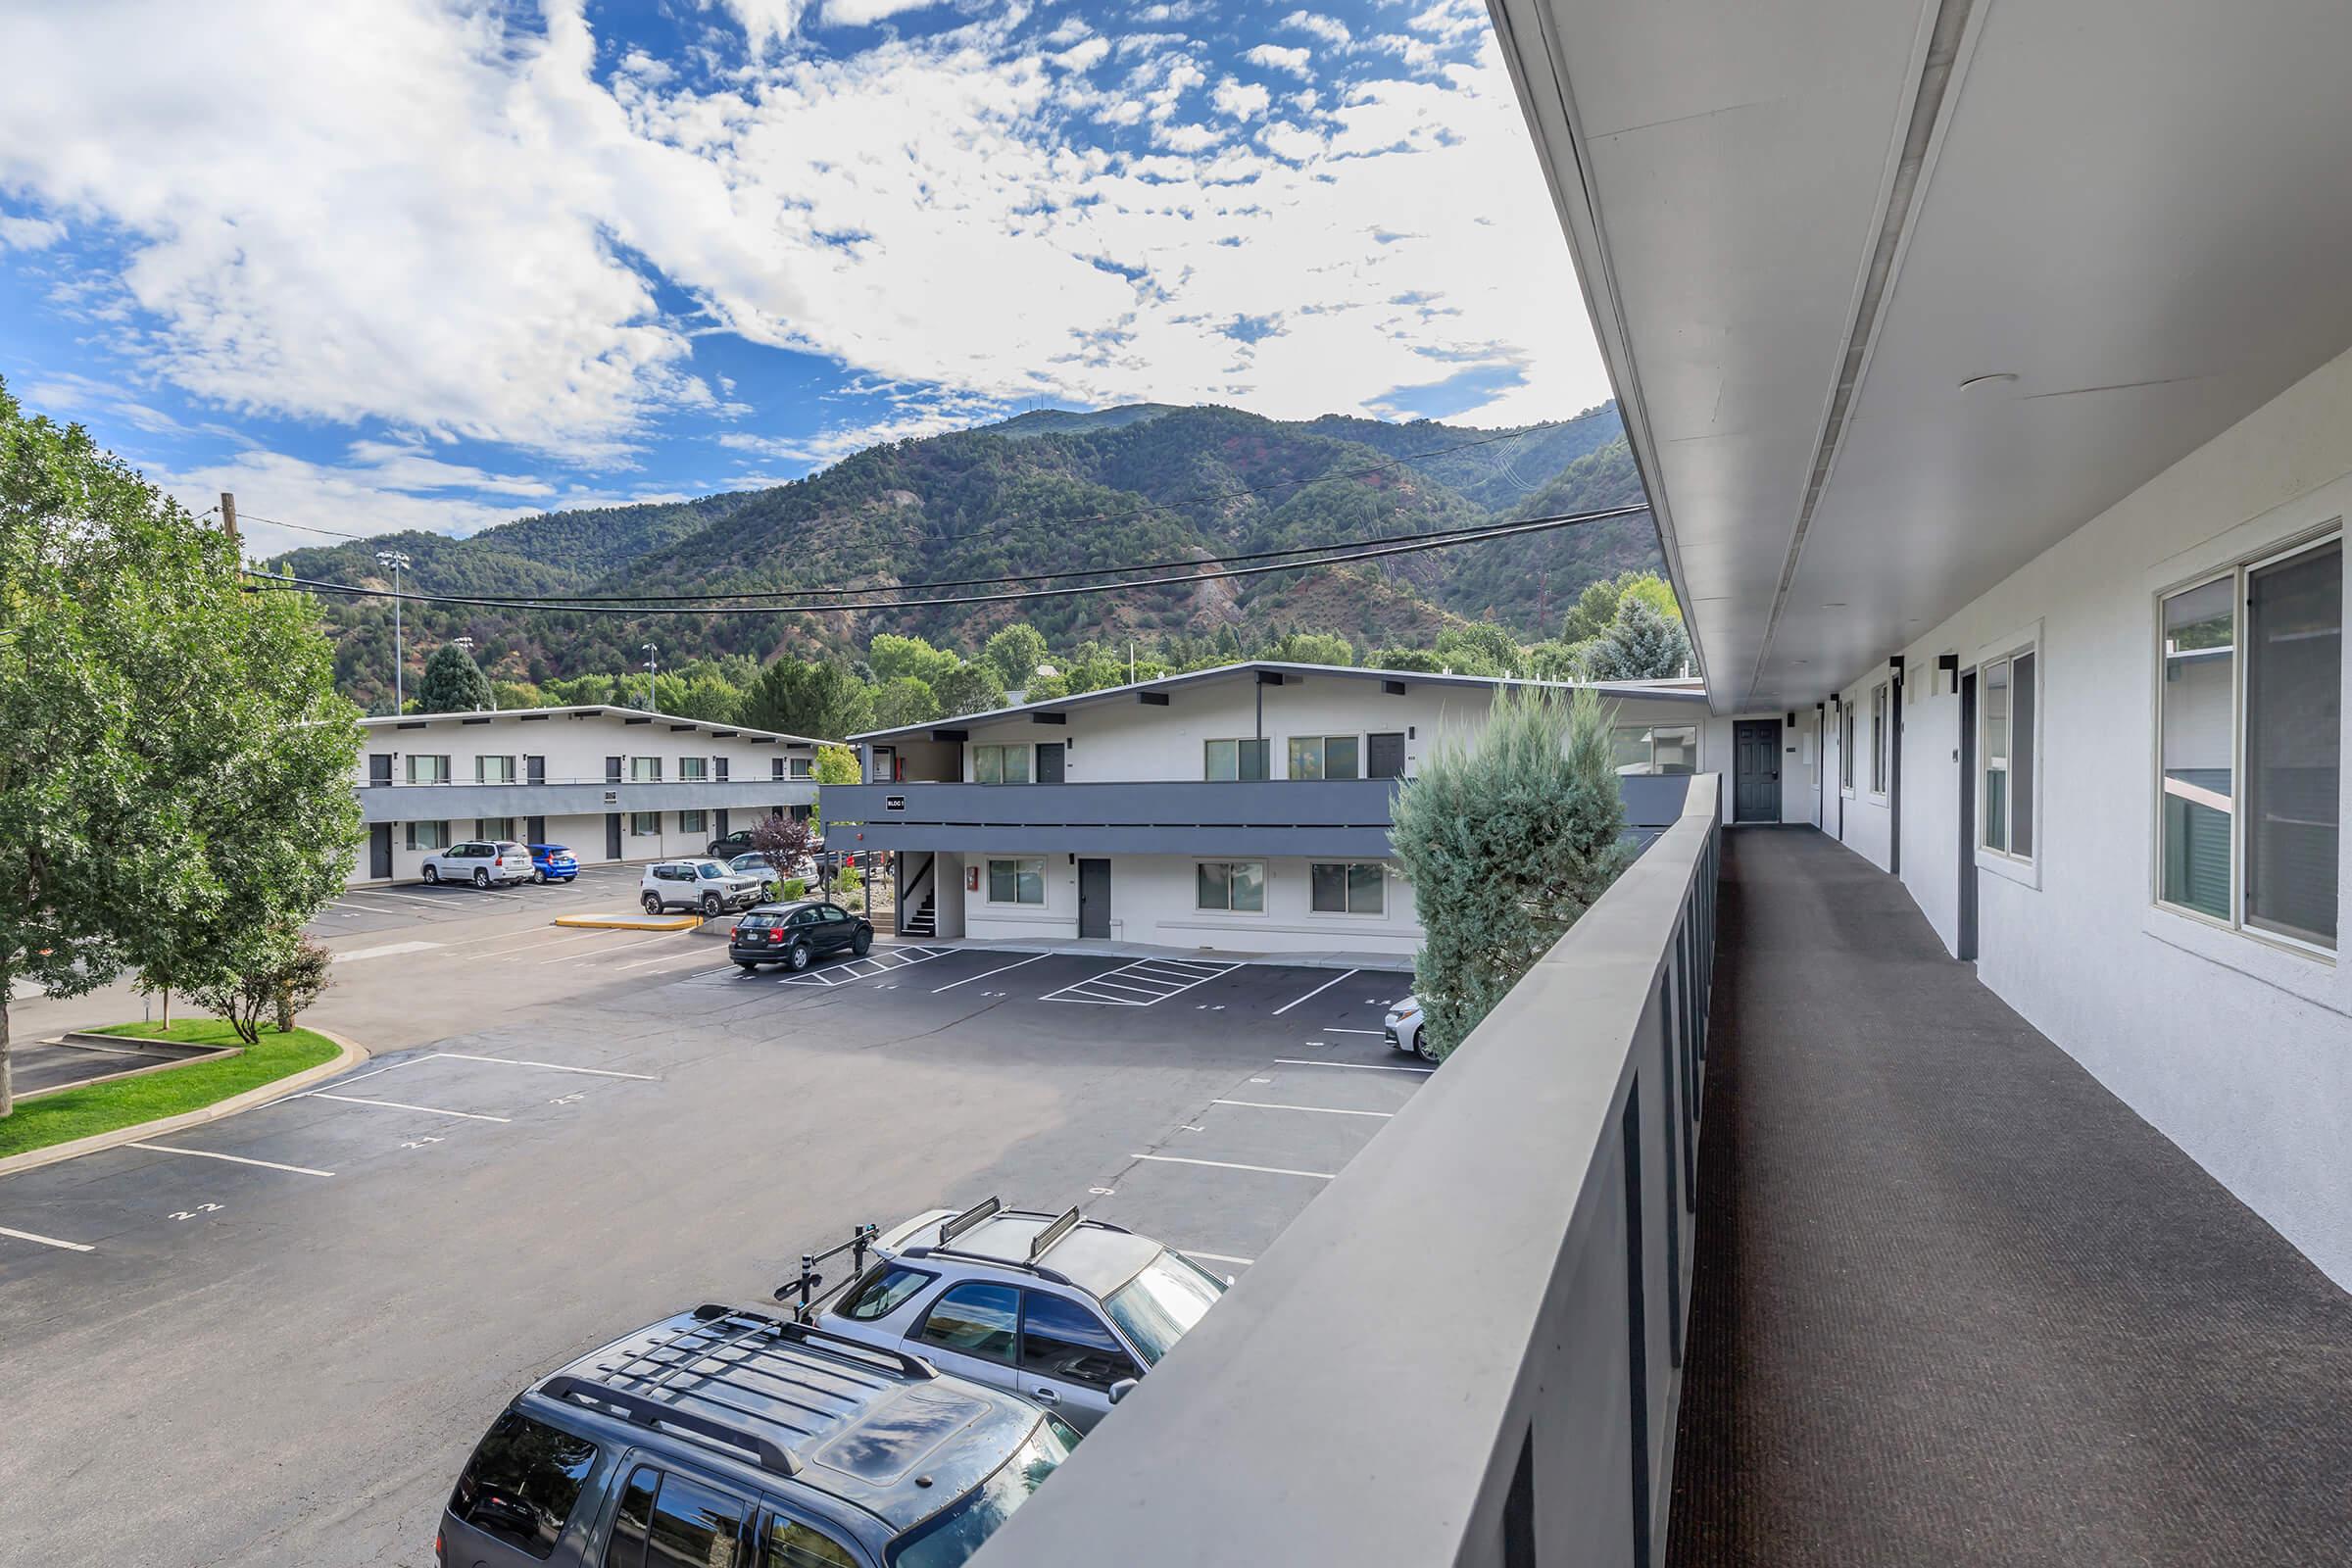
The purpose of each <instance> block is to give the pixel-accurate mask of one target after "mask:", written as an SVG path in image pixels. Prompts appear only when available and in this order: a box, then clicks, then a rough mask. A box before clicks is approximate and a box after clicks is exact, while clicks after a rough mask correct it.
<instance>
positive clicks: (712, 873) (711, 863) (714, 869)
mask: <svg viewBox="0 0 2352 1568" xmlns="http://www.w3.org/2000/svg"><path fill="white" fill-rule="evenodd" d="M694 874H695V875H697V876H699V877H702V878H704V879H705V880H710V879H711V878H714V877H722V876H725V875H726V874H727V868H726V867H725V866H723V865H721V864H719V863H718V862H717V861H716V860H705V861H704V862H703V863H702V864H700V865H698V866H696V867H695V868H694Z"/></svg>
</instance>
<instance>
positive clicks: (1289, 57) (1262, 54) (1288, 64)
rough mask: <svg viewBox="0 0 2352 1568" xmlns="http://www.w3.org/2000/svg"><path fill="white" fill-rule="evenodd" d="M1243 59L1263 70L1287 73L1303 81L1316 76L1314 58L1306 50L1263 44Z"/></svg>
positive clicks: (1275, 44) (1276, 44)
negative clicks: (1313, 75) (1314, 74)
mask: <svg viewBox="0 0 2352 1568" xmlns="http://www.w3.org/2000/svg"><path fill="white" fill-rule="evenodd" d="M1242 58H1243V59H1244V60H1247V61H1249V62H1250V64H1251V65H1253V66H1257V67H1260V68H1262V69H1263V70H1266V71H1287V72H1289V73H1291V74H1293V75H1295V76H1298V77H1300V78H1302V79H1303V78H1305V77H1307V76H1310V75H1312V74H1313V73H1314V66H1313V64H1312V62H1313V60H1314V56H1312V55H1310V54H1308V53H1307V52H1306V51H1305V50H1304V49H1293V48H1290V47H1288V46H1286V45H1283V44H1278V43H1261V44H1259V45H1257V46H1256V47H1255V48H1253V49H1251V50H1250V51H1249V52H1248V53H1246V54H1244V55H1243V56H1242Z"/></svg>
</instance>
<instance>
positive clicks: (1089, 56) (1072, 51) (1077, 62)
mask: <svg viewBox="0 0 2352 1568" xmlns="http://www.w3.org/2000/svg"><path fill="white" fill-rule="evenodd" d="M1109 56H1110V40H1109V39H1107V38H1089V39H1087V40H1086V41H1085V42H1084V43H1080V44H1074V45H1072V46H1071V47H1070V48H1067V49H1064V50H1063V51H1062V52H1061V53H1059V54H1057V55H1054V56H1053V57H1052V58H1053V61H1054V64H1055V65H1057V66H1059V67H1060V68H1061V69H1062V70H1064V71H1081V72H1083V71H1092V70H1094V69H1095V68H1096V67H1097V66H1099V65H1101V64H1102V63H1103V61H1104V60H1106V59H1108V58H1109Z"/></svg>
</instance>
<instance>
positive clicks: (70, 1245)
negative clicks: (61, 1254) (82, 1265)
mask: <svg viewBox="0 0 2352 1568" xmlns="http://www.w3.org/2000/svg"><path fill="white" fill-rule="evenodd" d="M0 1236H14V1237H15V1238H16V1239H17V1240H18V1241H20V1242H38V1243H40V1244H41V1245H42V1246H43V1247H62V1248H64V1249H65V1250H67V1251H69V1252H95V1251H96V1250H98V1249H96V1248H95V1247H85V1246H83V1245H82V1244H81V1243H79V1242H61V1241H59V1240H58V1239H57V1238H56V1237H54V1236H43V1235H40V1234H39V1233H38V1232H35V1231H12V1230H10V1229H9V1228H8V1227H7V1226H5V1225H0Z"/></svg>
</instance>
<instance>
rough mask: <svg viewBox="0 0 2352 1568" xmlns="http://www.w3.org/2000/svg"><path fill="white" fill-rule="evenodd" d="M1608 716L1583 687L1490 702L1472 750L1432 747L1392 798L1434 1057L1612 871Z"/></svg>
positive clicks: (1588, 903)
mask: <svg viewBox="0 0 2352 1568" xmlns="http://www.w3.org/2000/svg"><path fill="white" fill-rule="evenodd" d="M1611 711H1612V710H1611V709H1610V708H1609V707H1607V706H1604V705H1603V704H1602V703H1601V701H1600V700H1599V698H1598V697H1597V696H1595V695H1594V694H1593V692H1591V691H1589V690H1586V691H1579V692H1577V693H1576V694H1575V695H1574V697H1573V698H1569V699H1563V698H1562V697H1561V696H1560V694H1559V693H1557V692H1556V691H1551V690H1544V689H1536V690H1517V691H1504V692H1501V693H1499V694H1497V695H1496V697H1495V712H1494V717H1493V718H1492V719H1490V720H1489V721H1488V723H1487V726H1486V728H1485V729H1484V730H1482V731H1481V732H1480V733H1479V735H1478V737H1477V739H1476V741H1475V742H1474V743H1472V744H1470V745H1467V746H1465V745H1462V744H1460V743H1457V742H1451V741H1448V742H1444V743H1441V744H1440V745H1439V747H1438V748H1437V751H1436V753H1435V755H1433V756H1432V757H1431V758H1430V759H1429V760H1428V762H1427V763H1426V764H1425V765H1424V766H1423V767H1422V769H1421V772H1420V775H1419V776H1418V777H1416V778H1414V779H1412V780H1411V781H1410V782H1408V783H1407V784H1406V785H1405V786H1404V789H1403V791H1402V793H1400V794H1399V795H1398V796H1397V807H1396V815H1395V825H1394V826H1393V827H1392V828H1391V829H1390V833H1389V841H1390V844H1391V845H1392V846H1393V848H1394V849H1395V851H1396V855H1397V860H1398V861H1399V862H1400V863H1401V864H1402V865H1403V868H1404V874H1405V877H1406V879H1407V880H1408V881H1410V882H1411V883H1412V885H1413V900H1414V903H1415V904H1416V905H1417V906H1418V908H1419V913H1420V916H1421V924H1422V927H1423V929H1424V931H1425V932H1426V933H1427V936H1426V939H1425V940H1424V942H1423V943H1422V947H1421V951H1420V952H1419V953H1418V954H1417V955H1415V956H1414V960H1413V969H1414V983H1413V993H1414V995H1415V996H1417V997H1419V998H1420V1000H1421V1007H1422V1012H1423V1015H1424V1016H1423V1022H1422V1031H1423V1034H1424V1036H1425V1037H1426V1038H1427V1040H1428V1041H1429V1043H1430V1045H1431V1046H1432V1047H1433V1048H1435V1050H1436V1051H1437V1053H1438V1054H1440V1055H1441V1056H1443V1055H1445V1054H1448V1053H1450V1052H1452V1051H1453V1050H1454V1049H1455V1048H1456V1047H1457V1046H1459V1045H1460V1044H1461V1043H1462V1041H1463V1039H1464V1038H1465V1037H1466V1036H1468V1034H1469V1033H1470V1031H1471V1030H1472V1029H1474V1028H1476V1027H1477V1025H1478V1021H1479V1020H1480V1019H1482V1018H1484V1017H1485V1016H1486V1015H1487V1013H1488V1012H1489V1011H1490V1010H1491V1009H1492V1008H1493V1007H1494V1005H1495V1003H1497V1002H1499V1001H1501V1000H1502V997H1503V994H1504V993H1506V992H1508V991H1509V990H1510V989H1511V987H1512V986H1514V985H1517V984H1518V983H1519V979H1520V977H1521V976H1522V975H1524V974H1526V973H1527V971H1528V969H1529V968H1530V967H1531V966H1532V965H1533V964H1534V963H1535V961H1536V960H1537V959H1538V958H1540V957H1542V956H1544V954H1545V953H1546V952H1548V951H1549V950H1550V948H1551V946H1552V944H1554V943H1555V942H1557V941H1558V940H1559V939H1560V936H1561V935H1562V933H1564V932H1565V931H1567V929H1568V928H1569V927H1570V926H1572V925H1574V924H1575V923H1576V921H1577V919H1578V917H1580V916H1581V915H1583V913H1584V912H1585V910H1587V909H1589V908H1591V907H1592V906H1593V901H1594V900H1596V899H1598V898H1599V897H1600V895H1601V894H1602V893H1603V892H1604V891H1606V890H1607V888H1608V886H1609V884H1610V883H1611V882H1613V881H1615V880H1616V879H1617V873H1618V872H1619V871H1621V870H1622V869H1624V866H1625V862H1626V858H1627V857H1626V854H1625V852H1624V850H1623V849H1622V848H1621V847H1620V845H1619V843H1618V837H1619V835H1620V834H1621V833H1622V832H1623V831H1624V828H1625V807H1624V803H1623V802H1622V801H1621V800H1620V799H1619V797H1618V793H1617V771H1616V767H1615V764H1614V762H1613V760H1612V759H1611V756H1610V752H1609V718H1610V714H1611Z"/></svg>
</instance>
